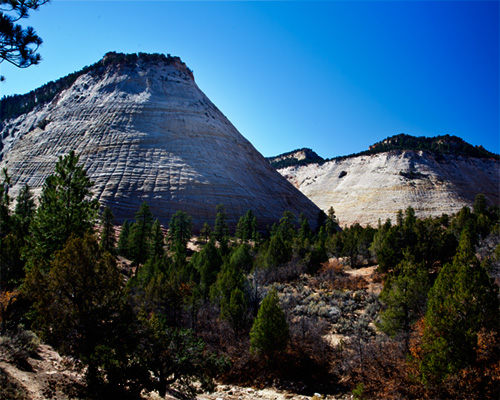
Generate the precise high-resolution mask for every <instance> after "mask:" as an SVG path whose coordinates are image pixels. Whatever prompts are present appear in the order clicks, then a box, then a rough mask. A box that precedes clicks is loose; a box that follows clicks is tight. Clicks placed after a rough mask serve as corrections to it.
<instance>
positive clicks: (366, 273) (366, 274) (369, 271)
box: [344, 265, 383, 296]
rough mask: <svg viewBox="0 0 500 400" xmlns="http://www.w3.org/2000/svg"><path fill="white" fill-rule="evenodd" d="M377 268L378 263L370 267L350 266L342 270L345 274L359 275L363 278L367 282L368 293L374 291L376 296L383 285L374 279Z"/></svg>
mask: <svg viewBox="0 0 500 400" xmlns="http://www.w3.org/2000/svg"><path fill="white" fill-rule="evenodd" d="M377 268H378V265H372V266H371V267H363V268H356V269H352V268H351V267H346V269H345V270H344V271H345V273H346V274H349V275H351V276H361V277H362V278H364V279H365V280H366V281H367V282H368V288H367V291H368V293H374V294H376V295H377V296H378V295H379V294H380V292H381V291H382V288H383V285H382V282H375V281H374V276H375V271H376V270H377Z"/></svg>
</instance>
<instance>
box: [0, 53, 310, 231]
mask: <svg viewBox="0 0 500 400" xmlns="http://www.w3.org/2000/svg"><path fill="white" fill-rule="evenodd" d="M98 64H99V63H98ZM101 64H102V65H100V67H99V68H96V69H94V70H92V71H90V72H88V73H84V74H83V75H81V76H80V77H79V78H78V79H77V80H76V81H75V83H74V84H73V85H72V86H70V87H69V88H68V89H66V90H64V91H62V92H61V93H59V94H58V95H57V96H56V97H55V98H54V99H53V100H52V101H51V102H50V103H48V104H45V105H43V106H38V107H37V108H35V109H34V110H33V111H30V112H28V113H26V114H23V115H21V116H19V117H17V118H13V119H11V120H8V121H4V123H3V125H2V131H1V136H0V137H2V138H4V139H3V151H2V153H3V154H2V161H1V162H0V167H6V168H8V171H9V175H11V177H12V184H13V187H12V188H11V192H10V193H11V195H13V196H16V195H17V193H18V192H19V190H20V188H21V187H22V186H23V185H24V184H25V183H27V184H29V185H30V186H31V187H32V188H33V189H34V192H35V193H39V192H40V190H41V187H42V185H43V183H44V181H45V178H46V177H47V176H48V175H50V174H52V173H53V169H54V165H55V162H56V161H57V160H58V157H59V156H60V155H65V154H67V153H68V152H69V151H70V150H75V151H76V152H77V153H79V154H80V155H81V156H80V160H81V162H83V163H84V164H85V167H86V168H87V172H88V174H89V176H90V177H91V179H92V180H93V181H94V182H95V187H94V193H95V195H96V197H97V198H98V199H99V201H100V202H101V203H102V205H104V206H106V205H109V206H110V207H111V209H112V210H113V213H114V214H115V217H116V219H117V221H123V220H124V219H126V218H128V219H131V218H133V216H134V214H135V212H136V211H137V210H138V208H139V206H140V204H141V203H142V202H143V201H146V202H148V204H149V205H150V207H151V209H152V211H153V213H154V215H155V216H156V217H158V218H159V219H160V221H161V222H162V223H164V224H165V223H167V222H168V221H169V219H170V217H171V216H172V215H173V214H174V213H175V212H176V211H177V210H183V211H185V212H187V213H188V214H189V215H191V216H192V217H193V222H194V224H195V229H197V228H200V227H201V226H202V225H203V223H205V222H209V223H213V221H214V219H215V207H216V205H217V204H224V205H225V207H226V211H227V214H228V222H229V223H230V225H232V226H234V225H235V224H236V222H237V221H238V219H239V218H240V216H241V215H243V214H244V213H245V212H246V211H247V210H249V209H251V210H252V211H253V212H254V214H255V215H256V217H257V220H258V222H259V224H260V225H261V226H265V225H266V224H270V223H273V222H275V221H276V220H278V219H279V218H280V217H281V216H282V214H283V212H284V211H286V210H290V211H292V212H294V213H295V214H296V215H297V216H298V214H299V213H300V212H304V214H305V215H306V216H307V217H308V218H309V220H310V221H311V222H314V221H315V220H316V217H317V213H318V211H319V209H318V208H317V207H316V206H315V205H314V204H313V203H312V202H311V201H310V200H308V199H307V198H306V197H305V196H304V195H303V194H302V193H300V192H299V191H298V190H297V189H295V188H294V187H293V186H292V185H291V184H290V183H289V182H288V181H287V180H286V179H285V178H283V177H282V176H281V175H280V174H279V173H277V172H276V171H275V170H274V169H273V168H272V167H271V166H270V165H269V164H268V162H267V161H266V160H265V159H264V157H262V156H261V154H260V153H259V152H258V151H257V150H256V149H255V148H254V147H253V146H252V145H251V143H250V142H248V141H247V140H246V139H245V138H244V137H243V136H242V135H241V134H240V133H239V132H238V131H237V130H236V128H235V127H234V126H233V125H232V124H231V123H230V122H229V121H228V120H227V118H226V117H225V116H224V115H223V114H222V113H221V112H220V111H219V110H218V109H217V107H215V105H214V104H212V102H211V101H210V100H209V99H208V98H207V97H206V96H205V95H204V94H203V93H202V92H201V90H200V89H199V88H198V86H197V85H196V83H195V82H194V79H193V76H192V73H191V71H190V70H189V69H187V68H186V66H185V65H184V64H183V63H182V62H181V61H180V60H178V59H177V61H176V62H166V61H164V60H161V59H160V60H158V59H157V60H154V61H151V60H144V59H143V58H141V57H139V58H138V59H137V60H135V61H133V62H130V61H129V62H106V58H105V59H104V60H103V61H102V62H101ZM96 65H97V64H96Z"/></svg>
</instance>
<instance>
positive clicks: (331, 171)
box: [278, 150, 500, 226]
mask: <svg viewBox="0 0 500 400" xmlns="http://www.w3.org/2000/svg"><path fill="white" fill-rule="evenodd" d="M278 171H279V172H280V173H281V174H282V175H283V176H285V177H286V178H287V179H288V180H289V181H290V182H291V183H292V184H293V185H295V187H297V188H298V189H300V190H301V191H302V192H303V193H304V194H305V195H306V196H307V197H309V198H310V199H311V200H312V201H313V202H314V203H316V204H317V205H318V206H319V207H320V208H321V209H323V210H325V211H327V210H328V209H329V208H330V207H333V208H334V210H335V213H336V215H337V217H338V219H339V222H340V225H341V226H344V225H351V224H353V223H361V224H363V225H366V224H371V225H372V226H376V225H377V223H378V221H379V219H380V220H381V221H382V222H384V221H385V220H386V219H387V218H391V219H392V221H395V219H396V214H397V211H398V210H400V209H402V210H404V209H406V208H407V207H408V206H411V207H413V208H414V209H415V210H416V215H417V216H419V217H422V218H424V217H428V216H439V215H441V214H443V213H446V214H449V215H451V214H453V213H456V212H458V211H459V210H460V209H461V208H462V207H464V206H472V204H473V202H474V198H475V197H476V195H477V194H479V193H482V194H484V195H485V197H486V199H487V200H488V202H489V203H490V205H499V204H500V161H499V160H498V158H497V157H496V158H478V157H469V156H464V155H456V154H434V153H432V152H429V151H417V150H393V151H386V152H381V153H377V154H371V155H359V156H356V157H348V158H344V159H337V160H331V161H327V162H323V163H316V164H309V165H296V166H290V167H286V168H281V169H279V170H278Z"/></svg>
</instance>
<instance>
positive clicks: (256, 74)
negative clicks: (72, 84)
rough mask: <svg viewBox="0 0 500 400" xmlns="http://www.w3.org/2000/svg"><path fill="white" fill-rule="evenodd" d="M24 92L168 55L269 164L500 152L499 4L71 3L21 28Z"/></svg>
mask: <svg viewBox="0 0 500 400" xmlns="http://www.w3.org/2000/svg"><path fill="white" fill-rule="evenodd" d="M23 23H24V24H25V25H26V24H28V25H31V26H33V27H34V28H35V30H36V31H37V33H38V34H39V35H40V36H41V37H42V38H43V40H44V43H43V45H42V47H41V48H40V53H41V55H42V57H43V61H42V62H41V64H40V65H37V66H32V67H30V68H28V69H24V70H19V69H16V68H15V67H12V66H10V65H8V64H7V63H6V62H4V63H2V64H0V68H1V74H2V75H5V77H6V79H7V81H6V82H4V83H2V84H0V93H1V95H2V96H3V95H5V94H13V93H26V92H29V91H30V90H32V89H35V88H37V87H39V86H41V85H42V84H44V83H46V82H48V81H52V80H56V79H58V78H60V77H62V76H64V75H67V74H69V73H71V72H74V71H77V70H79V69H81V68H82V67H84V66H86V65H90V64H93V63H95V62H96V61H98V60H99V59H101V58H102V57H103V55H104V54H105V53H106V52H108V51H118V52H125V53H134V52H151V53H165V54H167V53H170V54H172V55H176V56H179V57H181V59H182V60H183V61H184V62H185V63H186V64H187V65H188V66H189V67H190V68H191V69H193V70H194V75H195V80H196V82H197V84H198V86H199V87H200V88H201V90H203V92H204V93H205V94H206V95H207V96H208V97H209V98H210V99H211V100H212V101H213V102H214V103H215V105H216V106H217V107H219V109H220V110H221V111H222V112H223V113H224V114H225V115H226V116H227V117H228V118H229V120H230V121H231V122H232V123H233V124H234V125H235V126H236V128H237V129H238V130H239V131H240V132H241V133H242V134H243V135H244V136H245V137H246V138H247V139H249V140H250V141H251V142H252V143H253V144H254V146H255V147H256V148H257V149H258V150H259V151H260V152H261V153H262V154H263V155H265V156H272V155H277V154H280V153H283V152H286V151H290V150H294V149H296V148H301V147H310V148H312V149H313V150H315V151H316V152H317V153H318V154H319V155H321V156H322V157H325V158H330V157H334V156H339V155H347V154H351V153H355V152H359V151H362V150H366V149H367V148H368V146H369V145H371V144H373V143H375V142H377V141H380V140H382V139H384V138H386V137H388V136H392V135H395V134H398V133H402V132H404V133H407V134H411V135H416V136H435V135H443V134H450V135H457V136H459V137H462V138H463V139H464V140H466V141H468V142H469V143H472V144H474V145H483V146H484V147H485V148H486V149H488V150H490V151H493V152H495V153H500V133H499V108H500V106H499V3H498V1H486V2H480V1H472V2H466V1H456V2H455V1H441V2H438V1H387V2H377V1H274V2H268V1H218V2H212V1H199V2H196V1H144V0H142V1H67V0H66V1H65V0H52V2H51V3H49V4H47V5H44V6H42V7H41V8H40V10H39V11H37V12H33V13H32V14H31V15H30V18H29V19H28V20H26V21H25V22H23Z"/></svg>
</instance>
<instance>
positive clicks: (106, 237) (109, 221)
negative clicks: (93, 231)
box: [101, 207, 116, 252]
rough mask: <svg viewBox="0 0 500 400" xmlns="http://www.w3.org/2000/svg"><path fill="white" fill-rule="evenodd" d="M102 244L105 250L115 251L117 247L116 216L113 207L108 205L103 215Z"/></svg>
mask: <svg viewBox="0 0 500 400" xmlns="http://www.w3.org/2000/svg"><path fill="white" fill-rule="evenodd" d="M101 224H102V230H101V246H102V248H103V249H104V250H105V251H109V252H113V251H114V249H115V244H116V239H115V226H114V224H115V217H114V215H113V212H112V211H111V208H109V207H106V208H105V209H104V211H103V212H102V215H101Z"/></svg>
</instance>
